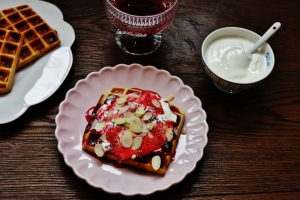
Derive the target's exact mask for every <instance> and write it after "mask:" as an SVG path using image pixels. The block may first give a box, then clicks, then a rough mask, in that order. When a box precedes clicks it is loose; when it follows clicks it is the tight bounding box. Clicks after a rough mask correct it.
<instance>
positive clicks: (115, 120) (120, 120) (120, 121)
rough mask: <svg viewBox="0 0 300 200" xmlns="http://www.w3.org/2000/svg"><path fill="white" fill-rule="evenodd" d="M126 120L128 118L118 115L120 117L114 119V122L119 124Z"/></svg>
mask: <svg viewBox="0 0 300 200" xmlns="http://www.w3.org/2000/svg"><path fill="white" fill-rule="evenodd" d="M125 121H126V120H125V119H124V118H122V117H118V118H116V119H114V123H115V124H117V125H121V124H124V123H125Z"/></svg>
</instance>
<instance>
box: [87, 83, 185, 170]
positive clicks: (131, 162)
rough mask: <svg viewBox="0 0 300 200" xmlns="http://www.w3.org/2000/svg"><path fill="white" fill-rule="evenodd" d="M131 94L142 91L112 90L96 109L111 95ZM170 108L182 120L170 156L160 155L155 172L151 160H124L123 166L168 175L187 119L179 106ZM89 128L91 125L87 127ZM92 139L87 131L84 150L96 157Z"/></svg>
mask: <svg viewBox="0 0 300 200" xmlns="http://www.w3.org/2000/svg"><path fill="white" fill-rule="evenodd" d="M131 93H134V94H140V93H141V90H139V89H137V88H122V87H114V88H111V89H109V90H108V91H107V92H106V93H105V94H103V95H101V97H100V99H99V101H98V105H96V108H97V107H98V108H99V107H101V106H102V105H104V104H105V101H106V100H107V97H108V96H110V95H115V96H118V97H120V96H123V95H128V94H131ZM170 108H171V110H172V112H173V113H174V114H176V115H177V116H178V117H179V118H180V121H179V123H178V126H177V129H178V135H177V136H176V137H174V138H173V140H172V141H171V145H172V148H171V149H170V152H169V153H168V154H165V153H162V154H160V155H159V156H160V157H161V159H162V165H161V167H160V168H159V169H158V170H154V169H153V167H152V164H151V160H149V161H148V162H139V161H137V160H135V159H128V160H124V161H123V162H122V163H123V164H126V165H130V166H134V167H137V168H140V169H143V170H146V171H149V172H154V173H157V174H165V173H166V171H167V168H168V165H169V164H170V162H171V159H172V156H173V155H174V152H175V150H176V147H177V144H178V141H179V138H180V134H181V130H182V128H183V123H184V119H185V116H184V114H182V113H180V112H179V108H178V107H177V106H175V105H173V104H170ZM96 111H97V110H94V111H93V112H96ZM94 116H95V115H94ZM92 120H93V118H91V121H92ZM91 121H90V122H91ZM87 127H89V124H88V125H87ZM90 137H93V136H92V133H91V131H90V130H88V129H87V130H86V131H85V133H84V135H83V143H82V148H83V149H84V150H86V151H88V152H90V153H91V154H92V155H95V151H94V146H93V145H90V144H89V140H90ZM95 156H96V155H95ZM96 157H97V156H96ZM104 157H105V158H107V159H109V160H113V161H117V157H116V156H115V155H114V154H112V153H110V152H107V153H105V154H104Z"/></svg>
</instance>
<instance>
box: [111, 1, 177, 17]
mask: <svg viewBox="0 0 300 200" xmlns="http://www.w3.org/2000/svg"><path fill="white" fill-rule="evenodd" d="M105 1H106V2H107V3H108V4H109V5H111V6H112V7H113V8H114V9H116V10H118V11H120V12H121V13H124V14H125V15H127V16H133V17H147V18H151V17H157V16H160V15H164V14H165V13H167V12H169V11H170V10H172V9H173V8H174V7H175V6H176V5H177V4H178V1H179V0H174V3H173V5H172V6H171V7H170V8H168V9H167V10H165V11H164V12H162V13H159V14H156V15H147V16H142V15H131V14H128V13H126V12H123V11H122V10H120V9H118V8H117V7H116V6H114V5H113V4H112V3H111V2H110V0H105Z"/></svg>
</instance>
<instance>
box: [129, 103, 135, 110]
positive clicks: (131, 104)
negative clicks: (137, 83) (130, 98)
mask: <svg viewBox="0 0 300 200" xmlns="http://www.w3.org/2000/svg"><path fill="white" fill-rule="evenodd" d="M128 105H130V108H132V109H134V108H135V107H136V105H135V104H134V103H132V102H128Z"/></svg>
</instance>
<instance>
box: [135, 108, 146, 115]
mask: <svg viewBox="0 0 300 200" xmlns="http://www.w3.org/2000/svg"><path fill="white" fill-rule="evenodd" d="M144 114H145V108H144V107H143V106H142V107H138V109H136V111H135V115H136V116H137V117H142V116H143V115H144Z"/></svg>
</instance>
